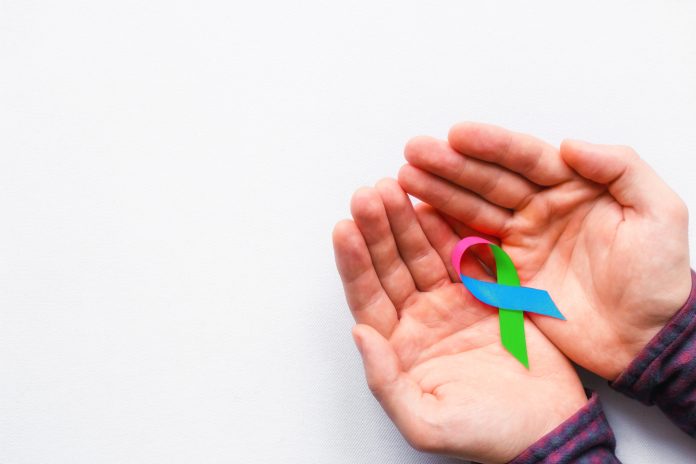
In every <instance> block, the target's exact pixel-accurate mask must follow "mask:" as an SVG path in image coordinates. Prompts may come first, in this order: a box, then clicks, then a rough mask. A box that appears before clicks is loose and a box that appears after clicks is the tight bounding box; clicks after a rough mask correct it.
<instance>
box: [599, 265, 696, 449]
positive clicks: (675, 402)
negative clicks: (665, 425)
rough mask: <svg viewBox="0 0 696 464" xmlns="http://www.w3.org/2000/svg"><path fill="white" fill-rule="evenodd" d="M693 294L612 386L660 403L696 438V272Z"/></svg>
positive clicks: (646, 401) (692, 286)
mask: <svg viewBox="0 0 696 464" xmlns="http://www.w3.org/2000/svg"><path fill="white" fill-rule="evenodd" d="M691 282H692V283H691V294H690V295H689V298H688V300H686V303H685V304H684V306H682V308H681V309H680V310H679V312H677V313H676V314H675V315H674V317H672V319H671V320H670V321H669V322H668V323H667V325H666V326H665V327H664V328H663V329H662V330H661V331H660V332H659V333H658V334H657V335H656V336H655V337H654V338H653V339H652V340H651V341H650V342H649V343H648V344H647V345H646V346H645V348H643V350H642V351H641V352H640V353H639V354H638V356H637V357H636V359H634V360H633V361H632V362H631V364H630V365H629V366H628V368H627V369H626V370H625V371H624V372H623V373H622V374H621V375H620V376H619V378H618V379H616V380H615V381H614V382H613V383H612V384H611V386H612V387H613V388H614V389H616V390H618V391H620V392H621V393H624V394H625V395H628V396H630V397H631V398H635V399H637V400H639V401H641V402H643V403H645V404H648V405H653V404H656V405H657V406H658V407H659V408H660V409H662V411H663V412H664V413H665V414H666V415H667V417H669V418H670V419H671V420H672V421H673V422H674V423H675V424H677V425H678V426H679V427H680V428H681V429H682V430H683V431H685V432H686V433H688V434H689V435H691V436H692V437H696V273H695V272H694V271H691Z"/></svg>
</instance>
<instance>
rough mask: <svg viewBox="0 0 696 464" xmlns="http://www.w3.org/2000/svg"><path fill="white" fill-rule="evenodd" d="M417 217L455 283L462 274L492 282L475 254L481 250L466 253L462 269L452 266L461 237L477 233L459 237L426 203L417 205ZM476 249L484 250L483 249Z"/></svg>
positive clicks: (474, 233)
mask: <svg viewBox="0 0 696 464" xmlns="http://www.w3.org/2000/svg"><path fill="white" fill-rule="evenodd" d="M416 216H417V217H418V221H419V222H420V224H421V226H422V227H423V231H424V232H425V235H426V236H427V238H428V241H429V242H430V243H431V244H432V246H433V248H434V249H435V250H436V251H437V253H438V254H439V255H440V259H441V260H442V261H444V262H446V263H447V271H448V273H449V276H450V279H451V280H452V281H453V282H459V281H460V280H461V277H460V273H461V274H464V275H467V276H469V277H473V278H475V279H482V280H490V279H489V276H488V274H487V273H486V271H485V269H484V268H483V267H482V265H481V262H480V261H479V257H478V255H477V254H476V253H475V252H478V251H479V250H472V251H471V252H469V253H465V254H464V256H463V257H462V261H461V265H460V269H454V268H453V267H452V265H451V259H450V258H451V256H452V250H454V247H455V245H456V244H457V243H458V242H459V240H460V239H461V238H460V237H462V236H469V235H477V233H476V232H473V233H469V234H466V235H462V236H460V235H458V234H457V233H456V232H455V231H454V230H453V229H452V227H451V226H450V225H449V224H448V223H447V222H446V221H445V220H444V218H443V217H442V216H441V215H440V214H439V213H438V212H437V211H436V210H435V209H434V208H433V207H432V206H430V205H427V204H425V203H421V204H419V205H416ZM479 235H480V234H479ZM475 248H478V249H481V250H482V249H483V247H475Z"/></svg>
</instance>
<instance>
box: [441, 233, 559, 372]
mask: <svg viewBox="0 0 696 464" xmlns="http://www.w3.org/2000/svg"><path fill="white" fill-rule="evenodd" d="M481 244H486V245H488V246H490V248H491V251H492V252H493V257H494V258H495V270H496V275H497V280H498V282H497V283H491V282H485V281H483V280H477V279H473V278H471V277H467V276H465V275H464V274H460V276H461V279H462V283H463V284H464V286H465V287H466V288H467V289H468V290H469V291H470V292H471V294H472V295H474V297H475V298H476V299H477V300H479V301H482V302H483V303H486V304H487V305H490V306H495V307H497V308H498V319H499V321H500V339H501V342H502V344H503V346H504V347H505V348H506V349H507V350H508V351H509V352H510V354H512V355H513V356H514V357H515V358H516V359H517V360H518V361H519V362H521V363H522V364H523V365H524V366H525V367H526V368H528V369H529V360H528V358H527V343H526V341H525V336H524V311H527V312H531V313H536V314H542V315H544V316H550V317H555V318H557V319H561V320H565V317H564V316H563V314H561V312H560V311H559V310H558V308H557V307H556V305H555V304H554V302H553V300H552V299H551V297H550V296H549V294H548V292H546V291H545V290H539V289H536V288H531V287H522V286H520V278H519V276H518V275H517V269H515V265H514V264H513V262H512V259H510V256H508V254H507V253H505V251H503V249H502V248H500V247H499V246H498V245H496V244H494V243H492V242H490V241H488V240H486V239H484V238H481V237H466V238H464V239H462V240H460V241H459V243H457V245H456V246H455V247H454V250H453V251H452V265H453V266H454V269H455V270H456V271H457V273H459V272H460V265H461V261H462V257H463V256H464V253H465V252H466V250H467V249H468V248H469V247H471V246H473V245H481Z"/></svg>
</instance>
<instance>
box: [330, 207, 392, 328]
mask: <svg viewBox="0 0 696 464" xmlns="http://www.w3.org/2000/svg"><path fill="white" fill-rule="evenodd" d="M333 244H334V254H335V256H336V266H337V267H338V273H339V274H340V276H341V281H342V282H343V290H344V291H345V294H346V300H348V306H349V307H350V310H351V313H352V314H353V317H354V318H355V321H356V322H358V323H359V324H367V325H369V326H371V327H373V328H374V329H375V330H377V332H379V333H380V334H382V336H384V337H389V336H390V335H391V333H392V331H393V330H394V327H395V326H396V323H397V321H398V318H397V314H396V309H395V308H394V305H393V304H392V302H391V300H389V297H388V296H387V294H386V292H385V291H384V289H383V288H382V285H381V284H380V283H379V278H378V277H377V273H376V272H375V268H374V266H373V265H372V259H371V258H370V252H369V251H368V249H367V245H366V244H365V240H364V239H363V236H362V234H360V231H359V230H358V227H357V226H356V225H355V223H354V222H353V221H350V220H345V221H341V222H339V223H338V224H336V227H334V231H333Z"/></svg>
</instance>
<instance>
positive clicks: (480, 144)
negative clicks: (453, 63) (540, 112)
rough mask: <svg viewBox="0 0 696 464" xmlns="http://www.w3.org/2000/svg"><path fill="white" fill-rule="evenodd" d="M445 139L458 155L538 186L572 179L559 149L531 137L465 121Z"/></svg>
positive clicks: (456, 126) (455, 127) (453, 128)
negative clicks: (500, 168)
mask: <svg viewBox="0 0 696 464" xmlns="http://www.w3.org/2000/svg"><path fill="white" fill-rule="evenodd" d="M448 139H449V143H450V145H451V146H452V148H454V149H455V150H457V151H458V152H460V153H463V154H465V155H468V156H471V157H474V158H477V159H480V160H483V161H487V162H489V163H495V164H497V165H500V166H503V167H505V168H507V169H509V170H511V171H514V172H517V173H519V174H521V175H522V176H524V177H526V178H527V179H529V180H530V181H532V182H534V183H536V184H539V185H547V186H548V185H556V184H559V183H561V182H564V181H566V180H569V179H571V178H572V177H573V172H572V170H571V169H570V168H569V167H568V166H566V164H565V163H564V162H563V160H562V159H561V157H560V156H559V154H558V149H557V148H555V147H554V146H553V145H550V144H548V143H546V142H544V141H542V140H539V139H537V138H535V137H532V136H531V135H527V134H520V133H517V132H512V131H509V130H507V129H503V128H502V127H497V126H492V125H489V124H478V123H471V122H464V123H460V124H457V125H455V126H454V127H452V129H450V132H449V136H448Z"/></svg>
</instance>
